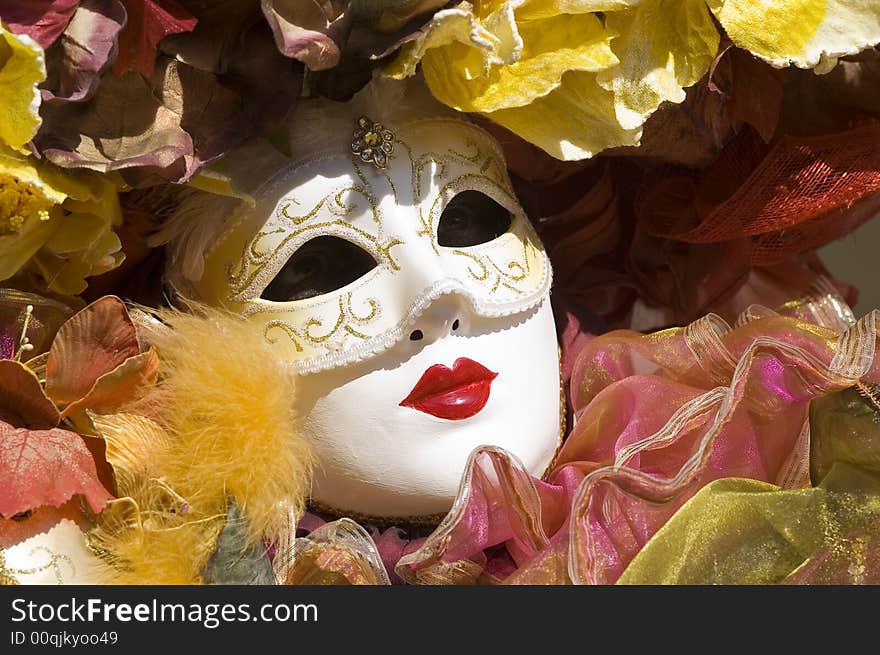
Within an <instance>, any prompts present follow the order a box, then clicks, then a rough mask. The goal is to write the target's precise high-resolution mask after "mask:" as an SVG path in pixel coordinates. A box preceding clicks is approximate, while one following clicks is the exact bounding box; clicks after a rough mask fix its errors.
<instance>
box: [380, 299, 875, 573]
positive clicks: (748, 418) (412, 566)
mask: <svg viewBox="0 0 880 655" xmlns="http://www.w3.org/2000/svg"><path fill="white" fill-rule="evenodd" d="M782 312H783V313H778V312H775V311H771V310H769V309H766V308H761V307H752V308H750V309H749V310H748V311H747V312H746V313H744V314H743V315H742V316H741V317H740V319H739V321H738V322H737V324H736V326H734V327H731V326H729V325H728V324H726V323H725V322H724V321H722V320H721V319H720V318H718V317H715V316H712V315H709V316H707V317H704V318H703V319H700V320H699V321H697V322H695V323H693V324H691V325H689V326H686V327H684V328H675V329H670V330H665V331H662V332H658V333H655V334H649V335H642V334H638V333H634V332H630V331H615V332H611V333H608V334H605V335H602V336H600V337H597V338H595V339H593V340H592V341H590V342H589V343H588V344H587V345H586V346H585V347H584V349H583V350H582V351H581V353H580V356H579V357H578V359H577V362H576V364H575V366H574V371H573V374H572V381H571V394H572V404H573V409H574V413H575V417H576V424H575V426H574V429H573V431H572V433H571V434H570V436H569V438H568V440H567V442H566V443H565V445H564V446H563V448H562V450H561V451H560V453H559V455H558V458H557V461H556V465H555V468H554V469H553V470H552V471H551V473H550V474H549V475H548V476H547V477H546V478H545V479H544V480H538V479H535V478H533V477H532V476H530V475H529V474H528V473H527V472H526V471H525V469H524V468H523V467H522V465H521V464H519V463H518V462H517V461H516V460H515V459H514V458H513V457H512V456H510V455H509V454H508V453H506V452H504V451H502V450H499V449H495V448H482V449H478V450H477V451H475V452H474V454H473V455H472V457H471V459H470V461H469V464H468V467H467V470H466V472H465V475H464V478H463V481H462V484H461V487H460V490H459V495H458V498H457V500H456V502H455V505H454V507H453V509H452V510H451V512H450V513H449V515H448V516H447V517H446V519H444V521H443V522H442V523H441V525H440V526H439V527H438V529H437V530H436V531H435V532H434V533H433V534H432V535H430V536H429V537H428V538H427V539H426V541H425V543H424V544H423V545H422V546H421V547H420V548H419V549H418V550H416V551H415V552H412V553H409V554H407V555H404V556H403V557H402V558H401V560H400V562H399V563H398V565H397V567H396V572H397V574H398V575H399V576H400V577H401V578H403V579H404V580H406V581H407V582H410V583H424V582H442V583H454V582H462V581H467V582H474V581H490V582H505V583H529V584H552V583H568V582H574V583H578V584H609V583H614V582H615V581H617V580H618V578H619V577H620V576H621V574H622V573H623V572H624V570H626V569H627V567H628V565H629V564H630V562H631V561H632V560H633V558H634V557H636V556H637V555H638V554H639V552H640V551H641V550H642V548H643V547H644V546H645V544H646V543H648V542H649V541H651V540H652V537H654V535H655V534H656V533H657V532H658V530H660V529H661V528H662V527H663V526H664V525H665V524H666V523H667V522H668V521H669V520H670V519H671V518H672V517H673V516H674V515H675V514H676V512H677V511H678V510H679V509H680V508H681V507H682V506H683V505H685V503H687V501H688V500H690V499H691V498H693V497H694V496H695V495H696V494H697V493H698V492H699V491H700V490H701V489H703V488H706V487H707V485H710V484H711V483H712V482H714V481H716V480H719V479H723V478H744V479H748V480H751V481H754V482H749V484H750V485H758V483H761V484H762V485H763V486H761V485H758V486H757V487H755V488H754V489H752V487H747V488H746V489H745V492H749V493H751V492H752V491H754V490H755V489H757V491H759V492H760V491H762V490H763V489H776V488H781V489H787V490H793V489H807V488H809V487H810V478H809V448H810V438H809V421H808V410H809V404H810V401H811V400H813V399H815V398H819V397H822V396H824V395H826V394H829V393H832V392H836V391H839V390H841V389H845V388H848V387H851V386H853V385H854V384H855V383H856V382H857V381H858V380H860V379H861V380H864V381H866V382H875V381H878V379H880V368H878V365H877V363H875V358H874V348H875V341H876V330H875V318H876V317H875V315H874V314H871V315H869V316H867V317H865V318H863V319H862V320H860V321H859V322H858V323H853V321H852V314H851V313H850V312H849V310H848V309H847V308H846V306H845V305H844V304H843V303H841V302H840V301H839V299H837V298H836V297H835V296H834V295H833V294H831V293H828V294H823V295H822V296H817V297H816V298H815V299H813V300H812V301H808V302H797V303H790V304H789V305H788V306H786V307H784V308H783V309H782ZM712 488H713V489H714V488H715V487H712ZM723 489H724V488H722V490H723ZM734 490H735V491H736V489H734ZM821 493H822V492H813V491H810V492H805V496H807V497H809V498H815V499H816V500H811V501H809V502H814V503H820V504H821V503H822V502H825V501H823V500H822V498H821V497H820V494H821ZM792 497H793V498H795V499H797V498H798V496H797V494H795V495H794V496H792ZM791 502H796V501H791ZM804 502H807V501H804ZM826 504H827V502H826ZM499 544H504V546H505V547H506V549H507V551H508V552H509V553H510V555H511V557H512V559H513V561H514V563H515V570H514V572H512V573H509V574H508V573H506V572H505V574H504V575H492V574H489V573H488V572H487V570H486V554H485V552H486V551H487V549H491V548H492V547H495V546H497V545H499ZM783 568H784V567H783Z"/></svg>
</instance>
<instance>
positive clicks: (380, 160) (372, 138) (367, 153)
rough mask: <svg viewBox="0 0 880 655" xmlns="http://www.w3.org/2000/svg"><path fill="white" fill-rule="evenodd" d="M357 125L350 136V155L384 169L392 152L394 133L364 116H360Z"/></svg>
mask: <svg viewBox="0 0 880 655" xmlns="http://www.w3.org/2000/svg"><path fill="white" fill-rule="evenodd" d="M357 124H358V126H357V128H356V129H355V131H354V134H353V135H352V140H351V154H353V155H357V156H358V157H360V158H361V159H362V160H363V161H365V162H366V163H368V164H373V165H374V166H375V167H376V168H385V166H386V165H387V164H388V155H390V154H391V153H392V151H393V150H394V133H393V132H392V131H391V130H387V129H385V127H384V126H383V125H382V124H381V123H374V122H373V121H371V120H370V119H369V118H367V117H366V116H361V117H360V118H359V119H358V121H357Z"/></svg>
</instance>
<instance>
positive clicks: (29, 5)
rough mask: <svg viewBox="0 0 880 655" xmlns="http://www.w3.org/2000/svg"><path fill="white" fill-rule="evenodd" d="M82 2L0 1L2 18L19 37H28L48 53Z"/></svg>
mask: <svg viewBox="0 0 880 655" xmlns="http://www.w3.org/2000/svg"><path fill="white" fill-rule="evenodd" d="M79 3H80V0H0V17H2V18H3V22H4V23H5V24H6V25H7V26H8V27H9V29H10V30H12V31H13V32H15V33H16V34H27V35H28V36H29V37H31V38H32V39H33V40H34V41H36V42H37V43H39V44H40V47H41V48H42V49H43V50H46V49H47V48H48V47H49V46H50V45H52V44H53V43H54V42H55V39H57V38H58V37H59V36H60V35H61V33H62V32H63V31H64V28H65V27H67V23H69V22H70V18H71V16H73V12H74V11H76V8H77V6H79Z"/></svg>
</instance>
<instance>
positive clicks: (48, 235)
mask: <svg viewBox="0 0 880 655" xmlns="http://www.w3.org/2000/svg"><path fill="white" fill-rule="evenodd" d="M121 222H122V210H121V208H120V206H119V197H118V194H117V190H116V186H115V185H114V184H113V181H112V177H108V176H106V175H98V174H96V173H93V172H91V171H65V170H63V169H61V168H58V167H57V166H54V165H52V164H50V163H47V162H40V161H37V160H35V159H34V158H32V157H23V156H21V155H18V154H16V153H14V152H12V151H10V150H9V149H8V148H0V280H4V279H7V278H9V277H11V276H12V275H15V274H16V273H17V272H18V271H19V270H20V269H21V268H22V267H24V266H26V265H29V264H28V261H29V260H31V261H32V262H33V266H34V267H36V269H37V270H38V271H39V272H40V273H41V274H42V275H43V277H44V278H45V279H46V281H47V283H48V285H49V288H50V289H52V290H53V291H57V292H59V293H65V294H75V293H81V292H82V291H83V290H85V287H86V282H85V278H86V277H87V276H90V275H98V274H100V273H104V272H106V271H108V270H111V269H112V268H115V267H116V266H118V265H119V264H120V263H121V262H122V259H123V256H122V253H121V247H122V244H121V242H120V241H119V237H118V236H117V235H116V234H115V233H114V232H113V231H112V228H113V226H114V225H119V224H120V223H121Z"/></svg>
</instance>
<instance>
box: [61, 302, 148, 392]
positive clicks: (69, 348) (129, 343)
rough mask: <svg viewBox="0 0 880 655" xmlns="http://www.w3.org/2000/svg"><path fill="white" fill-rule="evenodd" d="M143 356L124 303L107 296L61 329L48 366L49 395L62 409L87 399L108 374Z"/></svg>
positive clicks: (75, 316)
mask: <svg viewBox="0 0 880 655" xmlns="http://www.w3.org/2000/svg"><path fill="white" fill-rule="evenodd" d="M139 353H140V347H139V344H138V340H137V334H136V332H135V328H134V324H133V323H132V322H131V319H130V318H129V316H128V312H127V311H126V309H125V305H124V304H123V302H122V301H121V300H120V299H119V298H116V297H115V296H106V297H104V298H101V299H100V300H97V301H95V302H93V303H92V304H91V305H89V306H88V307H86V308H85V309H83V310H82V311H80V312H78V313H77V314H75V315H74V316H73V317H72V318H71V319H70V320H69V321H67V322H66V323H65V324H64V325H62V326H61V329H60V330H58V334H57V335H56V337H55V341H54V342H53V343H52V348H51V349H50V350H49V361H48V362H47V364H46V394H47V395H48V396H49V397H50V398H52V400H54V401H55V402H56V403H57V404H58V405H59V406H62V407H63V406H65V405H69V404H70V403H72V402H75V401H77V400H79V399H80V398H83V397H84V396H86V395H87V394H88V393H89V392H90V391H91V390H92V388H93V387H94V386H95V383H96V382H97V381H98V378H100V377H101V376H102V375H104V374H105V373H109V372H110V371H113V370H114V369H116V367H117V366H120V365H121V364H122V363H123V362H125V360H127V359H128V358H129V357H134V356H136V355H138V354H139Z"/></svg>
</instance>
